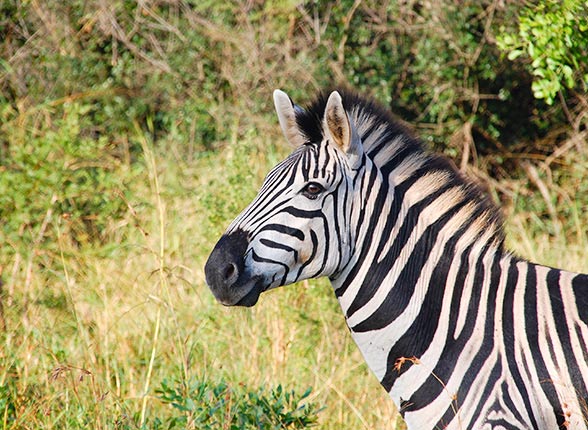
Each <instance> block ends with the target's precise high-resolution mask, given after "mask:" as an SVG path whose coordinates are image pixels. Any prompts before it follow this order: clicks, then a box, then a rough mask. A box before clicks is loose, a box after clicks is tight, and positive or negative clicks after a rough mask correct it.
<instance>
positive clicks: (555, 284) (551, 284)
mask: <svg viewBox="0 0 588 430" xmlns="http://www.w3.org/2000/svg"><path fill="white" fill-rule="evenodd" d="M560 274H561V271H560V270H557V269H550V270H549V272H548V273H547V279H546V281H547V288H548V289H549V298H550V300H551V309H552V314H553V319H554V322H555V328H556V330H557V335H558V338H559V342H561V346H562V349H563V353H564V356H565V362H566V364H567V367H568V373H569V375H570V381H572V382H573V383H574V388H575V391H576V396H577V397H578V400H581V399H583V398H585V397H587V396H588V392H587V391H586V385H585V384H584V378H583V375H582V371H581V370H580V367H579V366H578V362H577V358H576V356H575V355H574V350H573V348H572V341H571V339H570V327H569V326H568V322H567V319H566V315H567V312H566V309H565V307H564V304H563V298H562V296H561V287H560ZM554 343H555V342H554ZM548 344H551V342H548ZM553 358H554V361H556V358H555V355H554V356H553ZM578 358H579V357H578ZM584 365H585V363H584Z"/></svg>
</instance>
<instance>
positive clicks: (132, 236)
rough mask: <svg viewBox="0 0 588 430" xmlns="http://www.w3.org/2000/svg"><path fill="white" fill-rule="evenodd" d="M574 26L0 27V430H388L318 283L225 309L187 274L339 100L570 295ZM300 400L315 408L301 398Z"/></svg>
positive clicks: (409, 14)
mask: <svg viewBox="0 0 588 430" xmlns="http://www.w3.org/2000/svg"><path fill="white" fill-rule="evenodd" d="M587 16H588V2H586V1H583V0H545V1H541V2H529V1H516V0H482V1H478V0H462V1H457V0H441V1H432V0H431V1H428V0H422V1H416V0H402V1H401V0H395V1H383V0H335V1H330V2H318V1H290V0H272V1H260V0H243V1H231V2H218V1H212V0H210V1H209V0H141V1H131V0H70V1H65V2H63V1H62V2H58V1H40V0H2V1H0V89H1V91H0V220H1V221H0V222H1V223H0V428H1V429H53V428H59V429H85V428H96V429H142V428H161V429H172V428H188V429H200V428H205V429H239V428H261V429H274V428H276V429H277V428H304V427H308V426H311V425H315V424H316V425H318V426H319V427H320V428H324V429H339V428H356V429H384V428H388V429H394V428H397V429H402V428H403V424H402V420H401V418H400V416H399V415H398V413H397V412H396V411H395V410H394V408H393V406H392V405H391V402H390V401H389V400H388V398H387V395H386V393H384V392H383V390H381V389H380V388H379V387H378V384H377V382H376V381H375V378H373V377H372V376H371V375H370V374H369V371H368V370H367V368H366V366H365V365H364V363H363V361H362V358H361V357H360V354H359V353H358V351H357V350H356V348H355V346H354V345H353V344H352V341H351V339H350V337H349V336H348V332H347V329H346V328H345V324H344V319H343V316H342V315H341V314H340V312H339V309H338V304H337V303H336V300H335V299H334V297H333V294H332V292H331V291H330V288H329V286H328V283H327V282H325V281H316V282H315V281H313V282H305V283H303V284H304V285H297V286H291V287H288V288H285V289H282V290H280V291H277V292H275V293H268V294H267V295H265V296H264V297H263V298H262V299H261V301H260V303H259V304H258V305H257V306H256V307H255V308H253V309H247V310H244V309H226V308H223V307H222V306H220V305H218V304H217V303H215V302H214V299H213V297H212V295H211V294H209V292H208V291H207V288H206V285H205V282H204V276H203V270H202V267H203V264H204V262H205V259H206V257H207V256H208V253H209V252H210V250H211V248H212V246H213V244H214V242H215V240H216V239H217V238H218V237H219V235H220V234H221V233H222V231H223V230H224V228H225V227H226V225H227V224H228V223H229V221H230V220H231V219H232V218H233V217H234V216H235V215H236V214H237V213H238V212H239V211H240V209H241V208H242V207H244V206H245V204H246V203H247V202H248V201H249V200H250V199H251V198H252V197H253V196H254V194H255V192H256V189H257V187H258V186H259V184H260V183H261V180H262V178H263V176H264V174H265V173H266V172H267V170H268V169H269V168H270V167H271V166H272V165H273V164H275V163H276V162H277V161H279V160H280V159H281V158H282V157H283V156H285V155H286V154H287V153H288V152H289V148H288V147H287V146H286V144H285V143H284V139H283V138H282V137H281V134H280V131H279V127H278V125H277V120H276V118H275V115H274V113H273V106H272V102H271V92H272V90H273V89H274V88H282V89H284V90H286V91H287V92H288V93H289V94H290V95H291V96H292V97H293V98H294V99H295V100H296V101H297V102H299V103H301V104H304V103H305V102H308V101H309V100H310V99H311V98H312V97H313V96H314V95H315V93H316V92H317V91H318V90H319V89H321V88H324V87H332V86H333V85H335V84H345V85H348V86H351V87H353V88H355V89H356V90H358V91H360V92H362V93H365V94H366V95H371V96H373V97H375V98H376V99H378V100H379V101H380V102H381V103H383V104H384V105H387V106H390V108H391V109H392V110H393V111H394V112H395V113H396V114H397V115H398V117H399V118H401V119H402V120H403V121H405V122H406V123H407V124H409V126H410V127H412V128H413V129H414V130H415V131H416V132H417V133H418V134H420V135H421V136H422V138H423V139H424V140H425V141H426V142H428V144H429V146H430V147H431V148H432V149H434V150H438V151H442V152H444V153H446V154H447V155H448V156H450V157H451V158H452V159H453V160H454V161H455V162H456V164H457V165H458V166H459V167H460V169H462V170H463V171H465V172H466V173H467V174H469V175H471V176H473V177H475V178H477V179H478V180H479V181H480V182H482V183H484V184H486V186H487V188H488V190H489V192H490V193H492V195H493V196H494V198H495V199H496V201H497V202H498V203H499V204H500V205H501V207H502V208H503V209H504V213H505V217H506V219H507V230H508V238H509V243H510V246H511V248H512V249H513V250H514V251H515V252H517V253H519V254H521V255H522V256H524V257H527V258H529V259H531V260H534V261H536V262H540V263H544V264H549V265H554V266H558V267H563V268H566V269H570V270H575V271H584V272H588V260H587V254H586V249H588V235H587V227H588V210H587V208H588V152H587V151H588V146H587V143H586V142H587V137H588V129H587V127H586V125H587V123H588V95H587V85H588V58H587V57H588V21H587V18H586V17H587ZM309 389H311V390H310V391H309Z"/></svg>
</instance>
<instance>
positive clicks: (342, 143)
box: [324, 91, 360, 155]
mask: <svg viewBox="0 0 588 430" xmlns="http://www.w3.org/2000/svg"><path fill="white" fill-rule="evenodd" d="M324 121H325V125H326V128H327V130H328V132H329V134H330V135H331V137H332V139H333V141H334V143H335V144H336V145H337V146H338V147H339V148H340V149H341V150H342V151H343V152H345V153H346V154H348V155H352V154H359V152H360V148H359V147H360V143H359V137H358V136H357V133H356V131H355V127H354V126H353V122H352V121H351V119H350V118H349V116H348V115H347V112H346V111H345V108H344V107H343V100H342V99H341V95H340V94H339V93H338V92H337V91H333V92H332V93H331V95H330V96H329V99H328V100H327V107H326V108H325V118H324Z"/></svg>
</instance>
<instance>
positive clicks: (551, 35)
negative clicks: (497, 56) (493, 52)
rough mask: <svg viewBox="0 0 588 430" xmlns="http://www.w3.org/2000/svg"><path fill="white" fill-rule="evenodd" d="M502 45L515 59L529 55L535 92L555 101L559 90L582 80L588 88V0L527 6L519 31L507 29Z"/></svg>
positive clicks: (500, 43) (587, 88) (556, 1)
mask: <svg viewBox="0 0 588 430" xmlns="http://www.w3.org/2000/svg"><path fill="white" fill-rule="evenodd" d="M498 46H499V48H500V49H501V50H503V51H506V52H508V58H509V59H510V60H514V59H516V58H519V57H528V58H529V59H530V60H531V62H530V63H528V64H527V67H528V68H529V70H530V71H531V73H532V74H533V77H534V78H533V84H532V89H533V94H534V96H535V97H536V98H538V99H545V101H546V102H547V104H549V105H551V104H553V102H554V100H555V97H556V95H557V94H558V93H560V92H561V93H563V92H564V91H565V89H566V88H574V87H576V86H577V84H578V83H579V86H580V87H581V90H582V91H584V92H585V91H587V90H588V63H587V59H588V2H586V1H585V0H563V1H561V0H549V1H545V2H541V3H538V4H536V5H533V6H529V7H526V8H525V9H523V10H522V12H521V14H520V16H519V22H518V32H517V33H510V32H503V33H502V34H500V35H499V38H498Z"/></svg>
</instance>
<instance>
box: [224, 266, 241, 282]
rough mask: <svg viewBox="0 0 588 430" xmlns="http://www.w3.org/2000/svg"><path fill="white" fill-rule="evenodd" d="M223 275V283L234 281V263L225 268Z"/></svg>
mask: <svg viewBox="0 0 588 430" xmlns="http://www.w3.org/2000/svg"><path fill="white" fill-rule="evenodd" d="M223 275H224V279H225V281H227V282H231V281H233V280H236V278H237V277H238V269H237V265H236V264H235V263H229V265H228V266H227V267H226V268H225V271H224V273H223Z"/></svg>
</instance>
